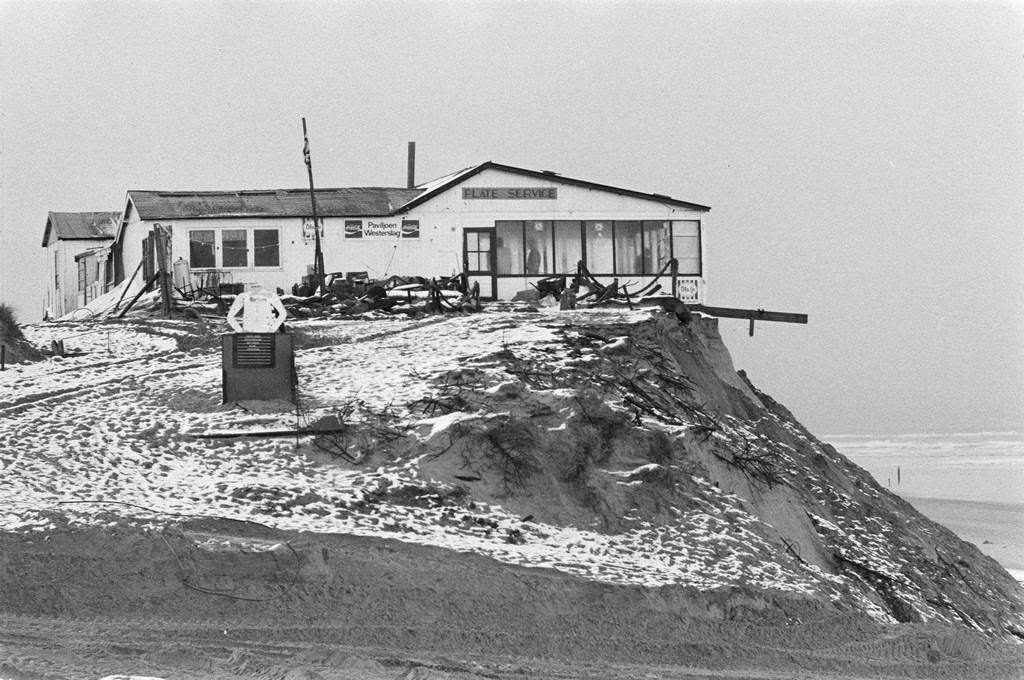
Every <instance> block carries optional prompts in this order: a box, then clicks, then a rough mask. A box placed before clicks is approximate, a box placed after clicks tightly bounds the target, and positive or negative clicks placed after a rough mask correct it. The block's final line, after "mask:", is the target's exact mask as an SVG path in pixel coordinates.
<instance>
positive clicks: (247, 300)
mask: <svg viewBox="0 0 1024 680" xmlns="http://www.w3.org/2000/svg"><path fill="white" fill-rule="evenodd" d="M239 314H241V315H242V322H241V324H239V323H238V319H237V318H235V317H236V316H238V315H239ZM287 315H288V310H286V309H285V308H284V305H282V304H281V298H279V297H278V296H277V294H276V293H270V292H267V291H265V290H263V286H261V285H260V284H258V283H254V284H250V285H249V286H248V290H246V291H245V292H244V293H241V294H239V295H238V296H237V297H235V301H234V302H232V303H231V308H230V309H229V310H228V325H229V326H231V328H233V329H234V330H235V332H236V333H274V332H276V331H277V329H278V328H280V327H281V324H283V323H284V319H285V317H286V316H287Z"/></svg>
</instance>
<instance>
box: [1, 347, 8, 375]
mask: <svg viewBox="0 0 1024 680" xmlns="http://www.w3.org/2000/svg"><path fill="white" fill-rule="evenodd" d="M5 370H7V345H3V344H0V371H5Z"/></svg>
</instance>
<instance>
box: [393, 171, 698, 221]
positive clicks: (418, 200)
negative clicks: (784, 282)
mask: <svg viewBox="0 0 1024 680" xmlns="http://www.w3.org/2000/svg"><path fill="white" fill-rule="evenodd" d="M488 169H493V170H501V171H503V172H508V173H511V174H515V175H523V176H525V177H534V178H537V179H543V180H545V181H549V182H559V183H561V184H567V185H570V186H577V187H583V188H586V189H595V190H597V191H607V192H609V193H613V194H618V195H620V196H630V197H632V198H641V199H646V200H649V201H657V202H659V203H664V204H667V205H675V206H679V207H681V208H688V209H690V210H701V211H708V210H711V208H710V207H708V206H706V205H699V204H697V203H690V202H688V201H681V200H679V199H676V198H672V197H671V196H666V195H664V194H653V193H644V192H642V191H634V190H633V189H623V188H622V187H614V186H611V185H609V184H598V183H596V182H588V181H587V180H582V179H575V178H572V177H565V176H563V175H559V174H558V173H556V172H551V171H549V170H528V169H526V168H517V167H514V166H511V165H502V164H501V163H495V162H493V161H487V162H485V163H481V164H480V165H478V166H476V167H473V168H467V169H466V170H463V171H460V172H457V173H453V174H452V175H450V176H449V178H448V179H447V181H440V182H433V183H431V186H430V187H429V188H427V189H426V190H425V191H423V193H421V194H420V195H419V196H416V197H415V198H413V199H412V200H410V201H409V202H408V203H406V204H405V205H403V206H402V207H401V211H402V212H405V211H408V210H410V209H412V208H415V207H416V206H418V205H421V204H423V203H425V202H427V201H429V200H430V199H431V198H433V197H435V196H437V195H438V194H441V193H443V192H445V191H447V190H448V189H451V188H452V187H455V186H457V185H459V184H461V183H463V182H465V181H466V180H467V179H469V178H471V177H474V176H476V175H478V174H480V173H481V172H483V171H484V170H488ZM444 179H445V178H442V180H444Z"/></svg>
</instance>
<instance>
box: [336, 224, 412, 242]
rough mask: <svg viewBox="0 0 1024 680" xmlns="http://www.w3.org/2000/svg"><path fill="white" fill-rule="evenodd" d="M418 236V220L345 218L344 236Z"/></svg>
mask: <svg viewBox="0 0 1024 680" xmlns="http://www.w3.org/2000/svg"><path fill="white" fill-rule="evenodd" d="M419 237H420V221H419V220H402V221H401V222H399V221H397V220H345V238H361V239H367V240H389V239H396V238H419Z"/></svg>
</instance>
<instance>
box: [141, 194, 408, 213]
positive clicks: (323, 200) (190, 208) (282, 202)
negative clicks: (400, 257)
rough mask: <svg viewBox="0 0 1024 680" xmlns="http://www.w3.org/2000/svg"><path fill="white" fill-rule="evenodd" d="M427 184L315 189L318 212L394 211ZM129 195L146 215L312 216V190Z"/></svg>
mask: <svg viewBox="0 0 1024 680" xmlns="http://www.w3.org/2000/svg"><path fill="white" fill-rule="evenodd" d="M422 192H423V189H399V188H392V187H350V188H342V189H317V190H316V207H317V215H318V216H320V217H378V216H383V215H390V214H392V213H393V212H395V210H396V209H397V208H399V207H400V206H402V205H403V204H405V203H408V202H409V201H410V200H412V199H413V198H415V197H416V196H418V195H419V194H420V193H422ZM128 200H129V201H130V202H131V204H132V205H134V207H135V210H136V211H138V214H139V218H140V219H143V220H170V219H202V218H213V217H308V216H310V215H311V214H312V210H311V207H310V201H309V191H308V190H306V189H276V190H269V191H138V190H132V191H129V192H128Z"/></svg>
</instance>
